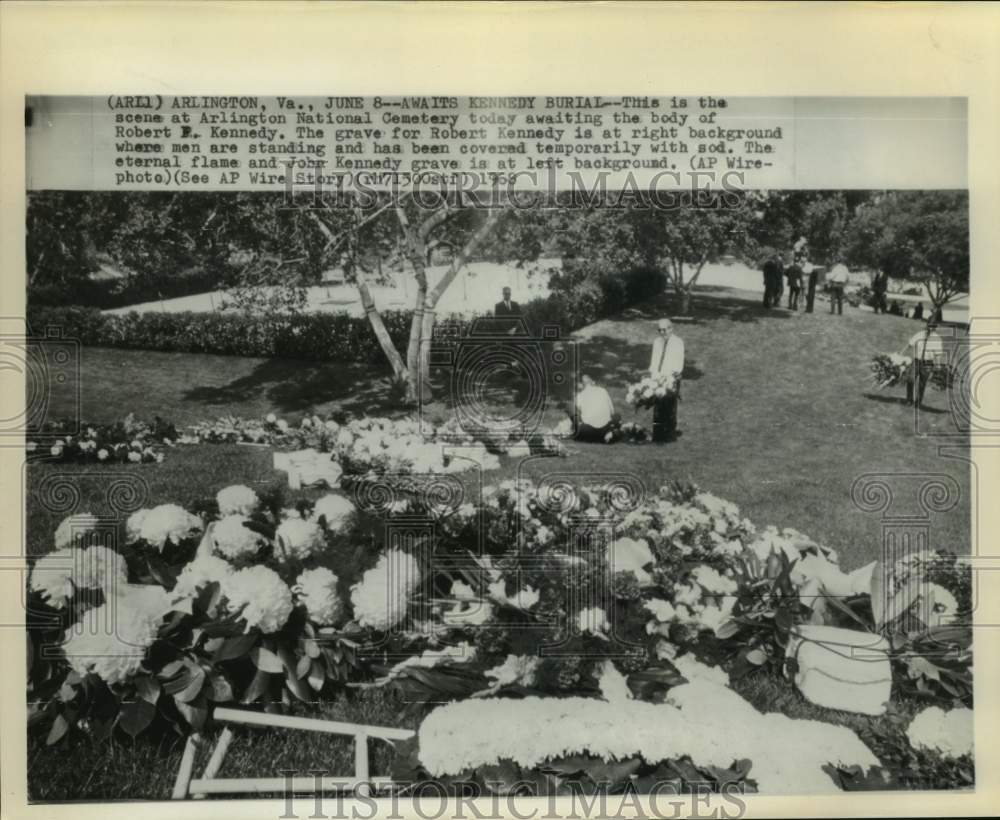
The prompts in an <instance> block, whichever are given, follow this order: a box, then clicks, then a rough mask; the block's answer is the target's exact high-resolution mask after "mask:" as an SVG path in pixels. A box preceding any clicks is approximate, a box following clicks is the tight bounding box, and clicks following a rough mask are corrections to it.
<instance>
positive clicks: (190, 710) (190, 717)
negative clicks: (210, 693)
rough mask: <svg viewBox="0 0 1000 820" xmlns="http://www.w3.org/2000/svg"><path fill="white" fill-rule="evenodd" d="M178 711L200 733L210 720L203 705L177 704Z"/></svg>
mask: <svg viewBox="0 0 1000 820" xmlns="http://www.w3.org/2000/svg"><path fill="white" fill-rule="evenodd" d="M176 705H177V711H178V712H180V713H181V715H182V716H183V717H184V719H185V720H186V721H187V722H188V723H189V724H190V725H191V728H192V729H194V730H195V731H200V730H201V729H202V728H203V727H204V726H205V721H206V720H208V709H207V708H206V707H205V706H204V705H202V704H201V703H197V702H196V703H177V704H176Z"/></svg>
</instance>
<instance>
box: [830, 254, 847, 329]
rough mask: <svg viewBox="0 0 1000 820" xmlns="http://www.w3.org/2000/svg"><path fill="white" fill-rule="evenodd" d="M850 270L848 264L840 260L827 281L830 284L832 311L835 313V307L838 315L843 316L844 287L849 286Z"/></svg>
mask: <svg viewBox="0 0 1000 820" xmlns="http://www.w3.org/2000/svg"><path fill="white" fill-rule="evenodd" d="M849 278H850V277H849V271H848V270H847V265H845V264H844V263H843V262H838V263H837V264H836V265H834V266H833V269H832V270H831V271H830V275H829V276H828V277H827V280H826V281H827V283H828V284H829V285H830V313H831V314H832V313H833V309H834V307H836V309H837V315H838V316H842V315H843V313H844V288H845V287H847V282H848V279H849Z"/></svg>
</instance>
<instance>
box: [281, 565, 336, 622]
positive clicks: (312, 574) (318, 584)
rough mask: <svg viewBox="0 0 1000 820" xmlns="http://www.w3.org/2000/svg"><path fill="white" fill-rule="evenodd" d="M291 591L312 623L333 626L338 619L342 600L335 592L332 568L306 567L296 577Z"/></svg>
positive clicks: (334, 576)
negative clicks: (303, 607)
mask: <svg viewBox="0 0 1000 820" xmlns="http://www.w3.org/2000/svg"><path fill="white" fill-rule="evenodd" d="M292 591H293V592H294V593H295V596H296V598H298V600H299V602H300V603H302V604H303V605H304V606H305V608H306V612H308V613H309V619H310V620H311V621H312V622H313V623H315V624H318V625H319V626H333V625H335V624H336V623H337V621H339V620H340V617H341V615H342V614H343V611H344V602H343V601H342V600H341V599H340V594H339V593H338V592H337V576H336V575H334V574H333V571H332V570H329V569H327V568H326V567H318V568H317V569H307V570H306V571H305V572H303V573H302V574H301V575H299V577H298V578H297V579H296V581H295V586H293V587H292Z"/></svg>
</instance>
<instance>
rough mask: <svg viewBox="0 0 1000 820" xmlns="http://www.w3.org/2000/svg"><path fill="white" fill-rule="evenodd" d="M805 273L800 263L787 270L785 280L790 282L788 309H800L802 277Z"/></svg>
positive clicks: (790, 266)
mask: <svg viewBox="0 0 1000 820" xmlns="http://www.w3.org/2000/svg"><path fill="white" fill-rule="evenodd" d="M803 273H804V271H803V270H802V266H801V265H799V263H798V261H795V262H792V264H791V265H789V266H788V267H787V268H785V279H786V281H787V282H788V309H789V310H798V309H799V294H800V293H802V275H803Z"/></svg>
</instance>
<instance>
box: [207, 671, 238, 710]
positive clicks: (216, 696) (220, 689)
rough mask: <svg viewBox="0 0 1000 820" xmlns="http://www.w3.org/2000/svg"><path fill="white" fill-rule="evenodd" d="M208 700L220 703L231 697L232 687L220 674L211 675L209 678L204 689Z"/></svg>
mask: <svg viewBox="0 0 1000 820" xmlns="http://www.w3.org/2000/svg"><path fill="white" fill-rule="evenodd" d="M206 694H207V696H208V698H209V700H214V701H215V702H216V703H222V702H225V701H230V700H232V699H233V687H232V686H230V685H229V681H227V680H226V679H225V678H224V677H222V675H212V677H211V678H209V687H208V689H207V690H206Z"/></svg>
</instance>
